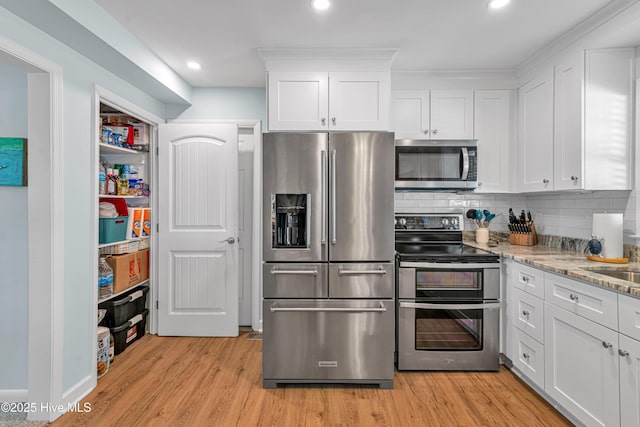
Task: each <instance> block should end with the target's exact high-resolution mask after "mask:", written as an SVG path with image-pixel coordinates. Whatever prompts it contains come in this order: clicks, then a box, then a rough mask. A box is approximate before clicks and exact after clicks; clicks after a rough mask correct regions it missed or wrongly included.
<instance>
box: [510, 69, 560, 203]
mask: <svg viewBox="0 0 640 427" xmlns="http://www.w3.org/2000/svg"><path fill="white" fill-rule="evenodd" d="M518 105H519V109H518V110H519V120H518V122H519V132H520V134H519V138H518V139H519V140H520V152H519V158H520V161H519V164H520V171H519V174H520V177H519V179H518V181H519V190H520V191H522V192H529V191H544V190H553V68H549V70H548V71H546V72H545V73H543V74H542V75H540V76H538V77H537V78H535V79H533V80H532V81H530V82H529V83H527V84H525V85H524V86H522V87H521V88H520V89H518Z"/></svg>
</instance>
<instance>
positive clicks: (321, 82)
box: [268, 72, 329, 131]
mask: <svg viewBox="0 0 640 427" xmlns="http://www.w3.org/2000/svg"><path fill="white" fill-rule="evenodd" d="M268 80H269V83H268V99H269V102H268V105H269V113H268V114H269V130H270V131H275V130H328V129H329V122H328V117H329V115H328V107H329V99H328V93H329V92H328V73H316V72H270V73H269V79H268Z"/></svg>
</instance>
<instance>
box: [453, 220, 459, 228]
mask: <svg viewBox="0 0 640 427" xmlns="http://www.w3.org/2000/svg"><path fill="white" fill-rule="evenodd" d="M451 226H452V227H453V228H458V218H451Z"/></svg>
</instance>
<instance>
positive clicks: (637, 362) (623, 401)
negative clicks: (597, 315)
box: [619, 335, 640, 426]
mask: <svg viewBox="0 0 640 427" xmlns="http://www.w3.org/2000/svg"><path fill="white" fill-rule="evenodd" d="M619 337H620V338H619V339H620V354H619V356H620V425H621V426H640V341H636V340H634V339H631V338H629V337H627V336H625V335H620V336H619ZM627 353H628V354H627Z"/></svg>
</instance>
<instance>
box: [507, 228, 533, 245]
mask: <svg viewBox="0 0 640 427" xmlns="http://www.w3.org/2000/svg"><path fill="white" fill-rule="evenodd" d="M528 228H529V230H531V231H530V232H528V233H516V232H513V231H512V232H511V234H510V235H509V243H511V244H512V245H520V246H534V245H537V244H538V234H537V233H536V226H535V225H534V224H533V223H530V224H528Z"/></svg>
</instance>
